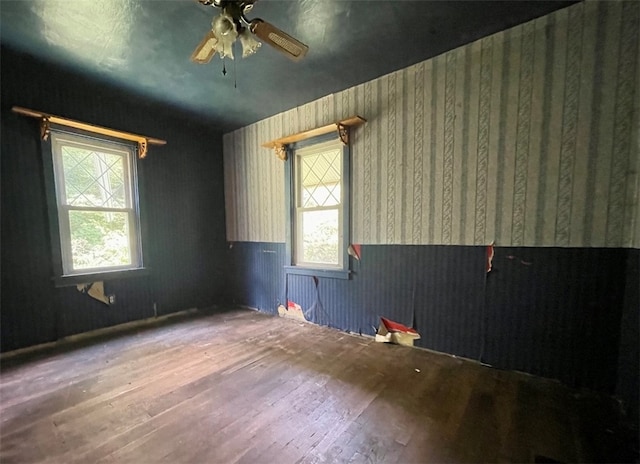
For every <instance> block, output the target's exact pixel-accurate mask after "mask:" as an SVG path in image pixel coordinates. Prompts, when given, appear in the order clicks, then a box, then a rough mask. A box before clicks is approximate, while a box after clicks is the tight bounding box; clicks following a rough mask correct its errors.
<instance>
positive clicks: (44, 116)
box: [11, 106, 167, 158]
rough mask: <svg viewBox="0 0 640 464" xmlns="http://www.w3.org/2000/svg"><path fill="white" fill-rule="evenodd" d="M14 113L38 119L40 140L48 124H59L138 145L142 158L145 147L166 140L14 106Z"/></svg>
mask: <svg viewBox="0 0 640 464" xmlns="http://www.w3.org/2000/svg"><path fill="white" fill-rule="evenodd" d="M11 110H12V111H13V112H14V113H18V114H21V115H23V116H29V117H32V118H37V119H40V136H41V137H42V140H47V138H48V137H49V133H50V128H49V125H50V124H60V125H61V126H67V127H73V128H74V129H80V130H84V131H87V132H93V133H94V134H101V135H106V136H109V137H116V138H119V139H124V140H129V141H131V142H137V143H138V157H139V158H144V157H145V156H147V145H148V144H152V145H165V144H166V143H167V142H166V140H160V139H156V138H153V137H147V136H145V135H138V134H131V133H130V132H122V131H119V130H115V129H109V128H107V127H101V126H94V125H93V124H87V123H85V122H80V121H74V120H73V119H67V118H63V117H62V116H55V115H53V114H48V113H43V112H42V111H36V110H30V109H28V108H22V107H20V106H14V107H13V108H11Z"/></svg>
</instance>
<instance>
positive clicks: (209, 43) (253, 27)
mask: <svg viewBox="0 0 640 464" xmlns="http://www.w3.org/2000/svg"><path fill="white" fill-rule="evenodd" d="M197 1H198V3H200V4H202V5H206V6H213V7H216V8H218V9H220V10H221V11H220V14H219V15H217V16H216V17H215V18H213V21H212V22H211V30H209V32H207V34H206V35H205V36H204V38H203V39H202V41H201V42H200V43H199V44H198V46H197V47H196V49H195V50H194V52H193V53H192V55H191V61H193V62H194V63H199V64H205V63H208V62H209V61H211V59H212V58H213V56H214V55H215V54H216V52H217V53H218V54H219V55H220V57H221V58H225V57H229V58H231V59H233V44H234V42H235V41H236V40H238V39H239V40H240V43H241V44H242V56H243V58H244V57H247V56H249V55H252V54H254V53H255V52H256V51H257V50H258V48H259V47H260V46H261V45H262V44H261V43H260V42H259V41H258V40H256V39H255V38H254V36H255V37H257V38H258V39H260V40H262V41H263V42H265V43H267V44H269V45H271V46H272V47H273V48H275V49H276V50H278V51H279V52H281V53H283V54H285V55H286V56H288V57H289V58H290V59H292V60H293V61H299V60H301V59H302V58H303V57H304V56H305V55H306V53H307V51H308V50H309V47H308V46H306V45H305V44H303V43H302V42H300V41H299V40H297V39H295V38H293V37H291V36H290V35H289V34H287V33H285V32H283V31H281V30H280V29H278V28H277V27H275V26H274V25H273V24H271V23H268V22H266V21H263V20H262V19H260V18H255V19H251V20H249V19H247V18H246V16H245V13H247V12H248V11H250V10H251V9H252V8H253V4H254V3H255V2H256V1H257V0H197Z"/></svg>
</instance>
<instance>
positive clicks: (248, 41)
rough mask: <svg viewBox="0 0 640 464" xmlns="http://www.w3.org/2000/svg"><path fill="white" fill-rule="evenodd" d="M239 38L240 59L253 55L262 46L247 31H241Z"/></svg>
mask: <svg viewBox="0 0 640 464" xmlns="http://www.w3.org/2000/svg"><path fill="white" fill-rule="evenodd" d="M239 37H240V43H241V44H242V58H246V57H248V56H250V55H253V54H254V53H255V52H257V51H258V48H260V47H261V46H262V43H260V42H258V41H257V40H256V39H255V38H254V37H253V35H251V33H249V31H248V30H247V29H243V30H242V32H240V36H239Z"/></svg>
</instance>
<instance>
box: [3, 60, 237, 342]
mask: <svg viewBox="0 0 640 464" xmlns="http://www.w3.org/2000/svg"><path fill="white" fill-rule="evenodd" d="M1 72H2V75H1V86H2V102H1V114H0V116H1V118H2V127H1V130H2V132H1V136H2V164H1V174H2V224H1V227H2V268H1V269H2V293H1V294H0V295H1V303H2V306H1V312H0V315H1V319H0V320H1V324H2V329H1V330H2V332H1V348H2V351H7V350H12V349H16V348H21V347H25V346H30V345H34V344H37V343H43V342H48V341H52V340H56V339H58V338H60V337H63V336H66V335H70V334H75V333H80V332H85V331H88V330H93V329H98V328H101V327H106V326H110V325H114V324H118V323H122V322H127V321H132V320H137V319H142V318H147V317H152V316H153V315H154V309H153V305H154V303H156V307H157V312H158V314H165V313H169V312H174V311H179V310H183V309H188V308H192V307H206V306H211V305H213V304H215V303H219V302H220V301H221V300H222V299H223V297H222V294H223V291H224V289H225V284H224V279H225V272H224V269H225V267H226V263H225V262H224V260H223V259H222V257H223V256H224V255H225V249H226V244H225V225H224V193H223V169H222V156H221V151H222V139H221V134H220V133H216V131H215V130H213V129H211V128H210V127H207V126H206V125H205V124H203V122H201V121H198V120H194V119H190V117H189V116H188V115H184V114H181V113H179V112H174V111H173V110H172V109H171V108H167V107H164V106H156V105H154V104H153V103H151V102H148V101H146V100H143V99H140V98H137V97H135V96H132V95H129V94H127V93H126V92H123V91H120V90H117V89H114V88H113V87H110V86H108V85H104V84H103V83H99V82H95V81H90V80H87V79H85V78H84V77H83V76H81V75H78V74H76V73H73V72H68V71H66V70H62V69H59V68H57V67H54V66H51V65H49V64H47V63H43V62H39V61H36V60H34V59H33V58H31V57H29V56H26V55H22V54H19V53H15V52H13V51H12V50H10V49H7V48H5V47H3V48H2V69H1ZM13 105H17V106H24V107H27V108H33V109H37V110H41V111H46V112H49V113H53V114H57V115H62V116H66V117H69V118H71V119H76V120H81V121H85V122H90V123H93V124H98V125H103V126H106V127H112V128H116V129H121V130H125V131H128V132H134V133H141V134H145V135H149V136H153V137H157V138H161V139H165V140H166V141H167V145H166V146H164V147H155V146H151V147H150V150H149V155H148V157H147V158H146V159H144V160H141V161H140V162H139V174H140V190H141V195H140V197H141V210H142V211H141V215H142V221H143V224H144V226H145V232H146V237H147V240H146V241H145V243H144V247H145V262H146V264H147V265H148V266H149V267H150V268H151V273H150V275H148V276H146V277H137V278H131V279H123V280H115V281H107V282H105V287H106V291H107V292H108V293H114V294H115V295H116V301H117V302H116V304H115V305H114V306H112V307H107V306H105V305H103V304H101V303H99V302H97V301H95V300H93V299H91V298H88V297H87V296H85V295H81V294H80V293H79V292H78V291H77V290H76V289H75V288H74V287H66V288H55V287H54V285H53V283H52V282H51V277H52V263H51V249H50V248H51V246H50V241H49V225H48V221H47V210H46V196H45V190H44V185H43V171H42V160H41V151H40V141H39V138H38V123H37V121H36V120H35V119H31V118H26V117H23V116H18V115H16V114H14V113H12V112H11V110H10V109H11V107H12V106H13Z"/></svg>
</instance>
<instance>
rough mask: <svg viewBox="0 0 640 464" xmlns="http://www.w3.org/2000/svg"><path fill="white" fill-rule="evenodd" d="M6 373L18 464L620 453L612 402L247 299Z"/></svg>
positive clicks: (4, 438) (3, 387) (12, 455)
mask: <svg viewBox="0 0 640 464" xmlns="http://www.w3.org/2000/svg"><path fill="white" fill-rule="evenodd" d="M0 379H1V381H0V414H1V419H0V421H1V422H0V440H1V441H0V462H2V463H3V464H4V463H13V462H15V463H18V462H19V463H22V462H25V463H27V462H28V463H31V462H60V463H70V462H91V463H93V462H119V463H120V462H132V463H154V462H161V461H168V462H193V463H227V462H241V463H272V462H273V463H275V462H277V463H287V462H291V463H295V462H309V463H329V462H373V463H376V462H385V463H386V462H389V463H393V462H402V463H404V462H555V461H558V462H576V461H580V462H586V461H597V462H602V461H610V462H617V461H620V460H621V459H620V458H621V455H620V454H616V453H617V452H619V451H620V450H619V448H620V446H619V444H620V442H619V440H618V438H617V436H616V435H615V433H614V432H615V425H616V424H615V419H616V417H615V414H614V412H613V411H612V410H611V409H610V407H611V405H610V404H609V403H608V402H607V401H606V400H602V399H600V398H598V397H596V396H591V395H587V394H577V393H576V392H574V391H572V390H569V389H567V388H565V387H563V386H562V385H560V384H559V383H557V382H553V381H549V380H544V379H540V378H536V377H533V376H528V375H525V374H520V373H515V372H505V371H499V370H496V369H491V368H488V367H485V366H481V365H479V364H476V363H473V362H470V361H467V360H463V359H459V358H454V357H451V356H447V355H441V354H436V353H431V352H428V351H425V350H419V349H411V348H406V347H401V346H396V345H388V344H381V343H375V342H373V340H371V339H369V338H364V337H359V336H353V335H349V334H345V333H342V332H339V331H337V330H334V329H329V328H325V327H319V326H314V325H311V324H306V323H301V322H297V321H293V320H287V319H281V318H277V317H272V316H267V315H264V314H260V313H257V312H253V311H248V310H232V311H228V312H223V313H217V314H207V315H201V316H198V317H193V316H191V317H183V318H174V319H173V320H170V321H166V322H163V323H158V324H154V325H153V326H152V327H151V328H148V329H135V330H129V331H127V332H125V333H119V334H117V335H113V334H112V335H110V336H102V337H100V338H92V339H88V340H83V341H81V342H77V343H72V344H67V345H65V346H62V347H58V348H55V349H49V350H48V351H46V352H41V353H31V354H27V355H20V356H13V357H8V358H6V359H3V362H2V375H1V378H0ZM616 440H618V441H616ZM620 452H621V451H620ZM545 459H546V460H545Z"/></svg>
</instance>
